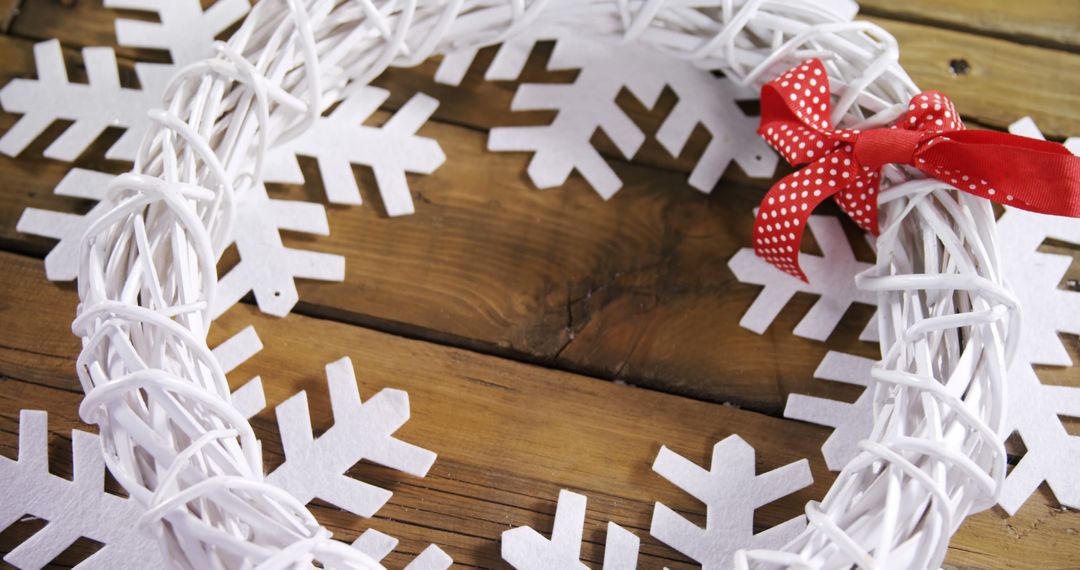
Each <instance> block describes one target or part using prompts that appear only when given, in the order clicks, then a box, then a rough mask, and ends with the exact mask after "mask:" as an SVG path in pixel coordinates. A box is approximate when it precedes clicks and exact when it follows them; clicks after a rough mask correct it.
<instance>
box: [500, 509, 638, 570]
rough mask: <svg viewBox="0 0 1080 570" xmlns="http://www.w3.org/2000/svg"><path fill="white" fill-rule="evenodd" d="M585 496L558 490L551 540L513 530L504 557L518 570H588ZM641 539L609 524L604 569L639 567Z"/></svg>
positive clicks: (505, 542)
mask: <svg viewBox="0 0 1080 570" xmlns="http://www.w3.org/2000/svg"><path fill="white" fill-rule="evenodd" d="M586 501H587V499H586V498H585V496H584V495H579V494H577V493H573V492H571V491H567V490H565V489H564V490H562V491H559V502H558V503H557V505H556V507H555V522H554V524H553V526H552V529H551V540H548V539H546V538H544V537H543V535H541V534H540V533H538V532H536V531H535V530H533V529H532V528H530V527H527V526H523V527H517V528H512V529H510V530H508V531H506V532H504V533H503V534H502V558H503V560H505V561H506V562H507V563H509V564H510V565H511V566H513V567H514V568H517V569H518V570H588V566H586V565H585V564H584V563H582V562H581V535H582V530H583V529H584V527H585V503H586ZM640 545H641V539H639V538H638V537H637V536H634V534H633V533H631V532H630V531H628V530H626V529H624V528H623V527H621V526H619V525H617V524H615V523H613V522H608V526H607V543H606V545H605V548H604V570H633V569H634V568H635V567H637V557H638V548H639V547H640Z"/></svg>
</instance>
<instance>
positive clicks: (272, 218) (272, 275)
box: [212, 185, 345, 318]
mask: <svg viewBox="0 0 1080 570" xmlns="http://www.w3.org/2000/svg"><path fill="white" fill-rule="evenodd" d="M239 202H240V203H239V205H238V207H237V215H236V223H235V225H234V226H233V238H234V242H235V243H236V250H237V252H238V253H239V254H240V263H238V264H237V265H236V266H235V267H233V268H232V269H230V270H229V272H228V273H226V274H225V275H223V276H222V277H221V278H220V280H219V281H218V285H217V290H216V291H215V295H214V307H213V310H212V315H213V318H217V317H218V316H219V315H221V314H222V313H224V312H225V311H226V310H227V309H228V308H229V307H231V306H233V305H235V304H236V303H237V302H238V301H239V300H240V299H241V298H243V296H244V295H246V294H247V293H248V292H249V291H251V292H253V293H254V294H255V302H256V303H258V305H259V309H260V310H261V311H262V312H264V313H269V314H271V315H277V316H285V315H287V314H288V313H289V311H291V310H292V308H293V307H294V306H296V303H297V302H298V301H299V300H300V296H299V294H298V293H297V291H296V279H298V278H300V279H318V280H321V281H343V280H344V279H345V258H344V257H342V256H340V255H334V254H329V253H322V252H317V251H307V250H302V249H294V248H291V247H286V246H285V245H284V244H283V243H282V241H281V232H282V231H285V230H288V231H294V232H303V233H308V234H315V235H323V236H324V235H327V234H329V233H330V228H329V226H328V225H327V222H326V209H325V208H323V205H322V204H316V203H313V202H302V201H298V200H274V199H272V198H270V197H269V196H267V194H266V189H265V188H264V187H263V186H261V185H258V186H255V187H252V188H249V189H248V190H247V191H246V192H244V194H243V195H242V196H241V197H240V200H239Z"/></svg>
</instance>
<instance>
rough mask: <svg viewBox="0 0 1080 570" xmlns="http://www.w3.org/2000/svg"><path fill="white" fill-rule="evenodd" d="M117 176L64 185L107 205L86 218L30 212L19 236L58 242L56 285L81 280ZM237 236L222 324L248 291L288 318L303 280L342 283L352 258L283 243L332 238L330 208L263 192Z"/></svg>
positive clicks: (83, 177)
mask: <svg viewBox="0 0 1080 570" xmlns="http://www.w3.org/2000/svg"><path fill="white" fill-rule="evenodd" d="M114 178H115V177H114V176H112V175H111V174H105V173H103V172H96V171H93V170H85V169H82V168H73V169H71V171H70V172H68V174H67V175H66V176H64V178H63V179H62V180H61V181H60V183H59V184H58V185H57V186H56V189H55V192H56V193H57V194H58V195H61V196H74V197H77V198H85V199H88V200H100V201H99V202H98V203H97V204H96V205H95V206H94V207H93V208H91V209H90V211H89V212H87V213H86V214H84V215H78V214H69V213H66V212H54V211H51V210H41V209H38V208H27V209H26V210H24V211H23V214H22V216H21V217H20V218H19V221H18V223H17V224H16V226H15V228H16V230H18V231H20V232H23V233H28V234H33V235H39V236H44V237H48V238H53V239H58V240H60V241H59V243H57V245H56V246H55V247H54V248H53V249H52V251H50V252H49V254H48V255H47V256H45V275H46V276H47V277H48V278H49V279H50V280H52V281H70V280H72V279H75V277H76V275H77V273H78V269H79V247H80V243H81V242H82V237H83V233H85V232H86V229H87V228H88V227H90V224H92V223H93V222H94V221H95V220H97V219H98V218H100V217H101V216H103V215H105V213H107V212H108V211H109V210H110V209H111V208H112V206H113V204H112V203H111V202H110V201H109V200H107V199H106V198H107V197H106V194H107V193H108V185H109V183H110V182H112V180H113V179H114ZM239 202H240V203H239V207H238V208H237V217H236V224H235V226H234V227H235V231H234V235H235V236H236V239H235V243H236V248H237V251H238V252H239V254H240V263H238V264H237V265H236V266H235V267H233V268H232V269H231V270H230V271H229V272H228V273H227V274H225V276H223V277H222V278H221V280H220V281H219V282H218V289H217V291H216V295H215V297H214V299H215V304H214V307H213V310H212V313H213V317H214V318H217V317H218V316H220V315H221V314H222V313H224V312H225V311H226V310H227V309H228V308H229V307H232V306H233V305H235V304H236V303H237V302H238V301H240V299H242V298H243V297H244V295H246V294H247V293H248V292H254V293H255V300H256V302H257V303H258V305H259V309H261V310H262V311H263V312H264V313H268V314H271V315H277V316H284V315H286V314H288V313H289V311H290V310H292V308H293V306H295V305H296V303H297V301H298V300H299V294H298V293H297V291H296V282H295V280H296V279H298V278H303V279H319V280H323V281H342V280H343V279H344V278H345V258H344V257H342V256H340V255H333V254H328V253H320V252H313V251H305V250H298V249H293V248H289V247H285V245H284V244H283V243H282V241H281V231H283V230H291V231H296V232H304V233H310V234H316V235H327V234H328V233H329V227H328V224H327V221H326V210H325V208H324V207H323V206H322V204H315V203H311V202H302V201H296V200H274V199H271V198H270V197H269V196H267V194H266V189H265V188H264V187H262V186H256V187H253V188H249V189H248V190H246V191H245V192H244V193H243V194H242V195H241V196H240V198H239Z"/></svg>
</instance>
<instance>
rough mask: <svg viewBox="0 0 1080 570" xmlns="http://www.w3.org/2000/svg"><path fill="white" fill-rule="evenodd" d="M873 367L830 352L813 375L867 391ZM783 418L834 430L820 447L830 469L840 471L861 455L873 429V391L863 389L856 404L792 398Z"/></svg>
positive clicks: (866, 360)
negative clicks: (860, 387) (863, 443)
mask: <svg viewBox="0 0 1080 570" xmlns="http://www.w3.org/2000/svg"><path fill="white" fill-rule="evenodd" d="M874 364H875V361H873V360H870V359H869V358H863V357H861V356H854V355H851V354H844V353H842V352H833V351H829V353H828V354H826V355H825V358H824V359H823V360H822V361H821V364H819V365H818V367H817V370H815V371H814V377H815V378H820V379H821V380H830V381H832V382H842V383H844V384H851V385H854V386H862V387H863V388H868V387H869V386H870V384H871V382H872V379H871V378H870V369H871V368H873V366H874ZM784 417H787V418H791V419H795V420H802V421H804V422H812V423H815V424H820V425H823V426H828V427H831V428H833V432H832V434H831V435H829V437H828V439H826V440H825V443H824V444H823V445H822V446H821V453H822V455H824V456H825V464H826V465H827V466H828V467H829V469H832V470H833V471H839V470H841V469H843V468H844V466H845V465H847V464H848V462H849V461H851V460H852V459H854V458H855V456H856V455H858V453H859V442H860V441H862V440H864V439H866V438H867V436H869V435H870V432H871V430H872V429H873V427H874V391H873V390H866V389H864V390H863V391H862V394H860V395H859V398H858V399H857V400H855V402H853V403H848V402H841V401H837V400H830V399H828V398H819V397H817V396H807V395H803V394H791V395H789V396H788V400H787V406H786V407H785V408H784Z"/></svg>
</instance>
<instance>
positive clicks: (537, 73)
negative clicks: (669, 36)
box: [11, 0, 1080, 170]
mask: <svg viewBox="0 0 1080 570" xmlns="http://www.w3.org/2000/svg"><path fill="white" fill-rule="evenodd" d="M885 4H888V5H890V6H894V9H893V10H894V11H895V12H897V13H913V12H914V13H918V14H921V15H923V16H925V17H927V18H928V19H931V20H932V19H933V17H935V16H938V15H941V14H950V13H953V14H956V13H961V12H962V11H963V10H967V13H968V14H978V15H979V16H978V17H984V18H987V19H991V20H993V21H1003V20H1005V19H1008V18H1009V17H1010V16H1009V15H1010V14H1013V13H1018V12H1023V13H1025V18H1026V19H1027V20H1028V21H1029V22H1031V23H1032V24H1031V25H1033V26H1034V25H1039V26H1042V27H1044V28H1046V29H1048V30H1052V29H1055V28H1065V29H1072V30H1076V28H1077V27H1078V26H1080V24H1078V23H1077V22H1080V19H1078V18H1076V17H1073V16H1074V15H1075V14H1077V12H1080V7H1078V6H1080V3H1078V2H1075V1H1074V0H1034V1H1032V2H1023V3H1018V2H1009V1H1007V0H993V1H991V2H989V3H983V2H979V1H978V0H948V2H945V4H946V6H947V7H946V8H945V9H943V10H941V11H940V12H939V11H937V10H936V8H935V7H936V6H939V5H940V4H941V3H938V2H934V1H932V0H919V1H917V2H914V3H911V2H906V1H905V2H891V1H889V0H879V2H878V3H876V4H873V6H874V7H876V8H879V10H878V11H873V10H872V12H873V13H875V14H876V13H881V14H887V13H892V12H889V11H887V10H880V9H881V8H882V6H883V5H885ZM974 4H978V5H979V6H982V7H981V8H979V9H977V10H976V9H974V8H968V7H966V6H965V5H974ZM912 5H914V6H918V8H910V7H909V8H905V6H912ZM1006 5H1009V6H1011V7H1009V8H1005V7H1004V6H1006ZM948 6H951V8H950V7H948ZM117 14H120V15H122V16H124V17H130V18H146V14H145V13H140V12H132V11H119V12H118V11H114V10H108V9H105V8H103V7H102V6H101V0H82V1H80V2H75V3H71V4H70V5H63V4H61V3H56V2H46V1H34V2H27V3H26V5H25V6H23V7H22V10H21V12H20V15H19V17H18V18H17V19H16V20H15V22H14V23H13V25H12V30H11V31H12V34H14V35H17V36H20V37H25V38H29V39H34V40H42V39H49V38H54V37H55V38H58V39H60V41H61V42H62V43H63V44H64V45H66V46H71V47H84V46H92V45H113V44H114V43H115V39H116V38H115V33H114V31H113V22H114V20H115V18H116V16H117ZM941 17H945V16H941ZM869 20H871V21H873V22H875V23H877V24H879V25H881V26H882V27H884V28H885V29H886V30H888V31H889V32H891V33H892V34H893V35H895V36H896V37H897V39H898V40H899V41H900V46H901V54H902V62H903V64H904V68H905V69H906V70H907V71H908V73H910V74H911V76H912V78H913V79H914V80H915V82H916V83H917V84H919V85H920V86H921V87H923V88H924V89H941V90H943V91H945V92H946V93H948V94H949V95H950V96H951V97H953V98H954V99H956V102H957V104H958V108H959V109H960V111H961V113H962V114H963V115H964V117H965V118H966V119H970V120H973V121H975V122H977V123H983V124H987V125H991V126H995V127H999V128H1000V127H1003V126H1006V125H1008V124H1009V123H1011V122H1012V121H1014V120H1016V119H1018V118H1020V117H1023V116H1025V115H1031V116H1032V117H1034V118H1035V120H1036V121H1037V122H1038V123H1039V125H1040V126H1041V127H1042V128H1043V130H1044V132H1046V133H1047V134H1048V135H1051V136H1057V137H1063V136H1071V135H1075V134H1077V133H1080V87H1078V86H1080V58H1078V57H1076V55H1075V54H1073V53H1069V52H1067V51H1061V50H1057V49H1047V48H1042V47H1036V46H1029V45H1022V44H1018V43H1015V42H1011V41H1007V40H1003V39H999V38H990V37H986V36H981V35H978V34H975V33H969V32H961V31H953V30H947V29H943V28H938V27H933V26H929V25H924V24H919V23H912V22H905V21H900V20H893V19H888V18H882V17H872V18H869ZM69 21H78V22H79V25H78V26H69V25H67V24H66V22H69ZM1066 35H1070V34H1066ZM1071 37H1072V39H1073V40H1074V41H1077V42H1080V39H1078V38H1077V36H1076V32H1075V31H1074V32H1071ZM117 51H118V53H119V54H120V55H122V56H125V57H128V58H134V57H139V58H143V59H154V60H159V61H161V60H167V54H164V53H162V52H151V51H148V50H135V49H131V48H118V50H117ZM537 56H538V57H534V58H533V60H532V65H530V66H529V70H527V71H526V79H527V80H534V81H539V80H543V79H544V78H545V73H544V72H543V70H542V67H543V64H544V60H545V58H544V55H543V53H542V52H541V53H539V54H537ZM954 59H956V60H959V59H963V60H966V61H967V62H968V64H969V65H970V66H971V70H970V72H969V73H967V74H966V75H958V76H954V75H953V72H952V67H951V66H950V65H949V63H950V62H951V61H952V60H954ZM434 65H435V64H434V63H433V62H428V63H425V64H423V65H421V66H419V67H417V68H414V69H393V70H390V71H388V72H387V73H386V74H385V76H384V77H383V78H381V79H380V80H379V82H378V84H380V85H385V86H388V87H390V88H391V90H392V91H393V92H394V93H395V94H396V95H397V96H398V98H396V99H394V100H392V101H391V102H390V103H391V105H395V106H396V105H398V104H400V102H401V99H400V98H401V97H407V96H408V95H411V94H412V93H414V92H415V91H417V90H422V91H425V92H427V93H429V94H431V95H433V96H435V97H437V98H438V99H439V100H440V101H441V102H442V104H441V105H440V108H439V110H438V111H437V113H436V117H438V118H439V119H441V120H444V121H448V122H453V123H457V124H464V125H469V126H473V127H477V128H484V129H487V128H490V127H492V126H503V125H514V124H521V123H523V122H525V123H528V122H530V121H531V122H533V124H535V123H536V122H545V121H544V120H539V121H537V119H538V118H543V117H545V115H543V114H536V113H526V114H522V113H511V112H510V111H509V109H510V106H509V102H510V100H511V99H512V97H513V92H514V87H515V85H514V83H513V82H496V83H494V84H492V83H490V82H483V81H481V74H480V72H481V71H482V69H483V64H482V62H478V64H477V65H475V66H474V68H473V69H472V74H471V75H470V77H469V78H468V79H467V80H466V82H465V84H464V85H463V86H462V87H463V89H459V90H455V89H452V88H449V87H446V86H440V85H437V84H435V83H434V81H432V80H431V77H432V72H433V70H434ZM570 76H572V75H570ZM547 77H548V78H550V77H551V74H547ZM555 77H556V78H559V79H561V80H566V77H568V76H567V74H565V73H563V74H559V75H556V76H555ZM624 99H625V102H626V103H627V106H628V107H629V110H630V111H631V114H632V116H633V117H634V119H635V120H637V121H639V122H642V123H643V125H644V126H645V127H646V132H647V133H649V134H650V135H651V134H652V132H654V131H655V128H653V129H652V130H649V129H648V127H650V126H651V125H650V122H649V120H648V119H647V117H646V116H648V115H650V113H649V112H648V110H646V109H644V108H641V107H640V105H639V104H638V106H637V107H635V103H636V102H635V101H634V100H633V97H632V96H629V95H627V96H626V97H625V98H624ZM671 101H673V99H670V98H669V99H667V100H664V101H661V102H660V104H659V107H660V109H658V112H657V113H655V114H654V115H656V116H659V117H662V116H663V114H661V113H662V112H663V111H666V110H669V109H670V104H671ZM653 121H654V122H655V123H656V124H658V122H657V121H656V120H655V118H654V119H653ZM705 137H706V135H705V133H704V132H700V133H698V137H697V139H696V140H695V141H694V144H693V145H691V146H690V148H689V149H688V150H687V153H688V155H689V156H691V157H692V156H694V155H693V154H692V153H693V152H694V150H695V149H701V148H703V142H702V140H703V139H704V138H705ZM650 139H651V137H650ZM605 150H607V151H609V152H611V154H610V156H617V155H616V154H615V153H614V149H613V148H612V147H610V146H608V147H606V148H605ZM699 152H700V151H699ZM635 158H637V159H638V160H645V161H646V163H649V164H660V165H666V166H669V167H674V168H678V169H681V170H686V169H688V167H689V166H690V165H692V161H690V160H685V159H684V160H682V161H679V160H673V159H671V158H670V157H668V156H667V154H666V153H665V152H664V151H663V150H662V149H660V148H659V146H658V145H655V142H653V144H652V145H650V146H648V147H646V148H644V149H642V151H640V153H639V156H638V157H635Z"/></svg>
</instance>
